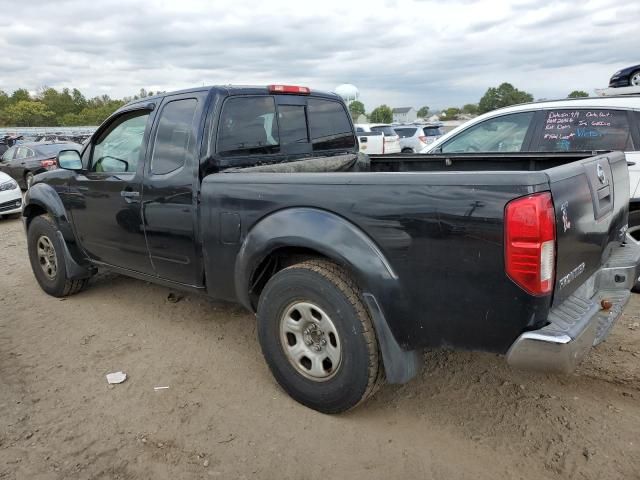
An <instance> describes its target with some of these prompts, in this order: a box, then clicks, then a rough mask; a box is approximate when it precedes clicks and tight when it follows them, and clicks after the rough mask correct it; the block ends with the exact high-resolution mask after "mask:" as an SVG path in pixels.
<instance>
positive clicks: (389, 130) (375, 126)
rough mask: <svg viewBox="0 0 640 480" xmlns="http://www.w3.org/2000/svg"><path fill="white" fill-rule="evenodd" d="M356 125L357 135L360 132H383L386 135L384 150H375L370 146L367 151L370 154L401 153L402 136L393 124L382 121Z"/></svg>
mask: <svg viewBox="0 0 640 480" xmlns="http://www.w3.org/2000/svg"><path fill="white" fill-rule="evenodd" d="M354 126H355V128H356V135H358V134H359V133H368V132H382V134H383V135H384V139H383V144H382V151H379V152H378V151H373V150H372V149H371V148H370V149H369V150H367V151H366V153H368V154H370V155H374V154H383V153H384V154H387V153H400V150H401V148H400V136H399V135H398V134H397V133H396V132H395V131H394V130H393V127H392V126H391V125H387V124H382V123H357V124H356V125H354ZM361 147H362V144H361ZM361 151H362V149H361Z"/></svg>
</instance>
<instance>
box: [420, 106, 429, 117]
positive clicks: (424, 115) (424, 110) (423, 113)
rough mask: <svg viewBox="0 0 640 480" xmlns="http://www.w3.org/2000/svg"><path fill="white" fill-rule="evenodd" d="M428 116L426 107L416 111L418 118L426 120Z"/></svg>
mask: <svg viewBox="0 0 640 480" xmlns="http://www.w3.org/2000/svg"><path fill="white" fill-rule="evenodd" d="M428 116H429V107H427V106H426V105H425V106H424V107H420V110H418V118H427V117H428Z"/></svg>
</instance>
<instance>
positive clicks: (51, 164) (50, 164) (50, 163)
mask: <svg viewBox="0 0 640 480" xmlns="http://www.w3.org/2000/svg"><path fill="white" fill-rule="evenodd" d="M40 166H42V167H44V168H47V169H51V168H56V167H57V166H58V164H57V163H56V159H55V158H48V159H47V160H40Z"/></svg>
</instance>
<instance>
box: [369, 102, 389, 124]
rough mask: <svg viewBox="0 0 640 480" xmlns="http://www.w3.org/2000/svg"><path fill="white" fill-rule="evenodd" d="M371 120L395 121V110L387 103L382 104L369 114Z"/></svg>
mask: <svg viewBox="0 0 640 480" xmlns="http://www.w3.org/2000/svg"><path fill="white" fill-rule="evenodd" d="M369 121H370V122H372V123H391V122H392V121H393V110H391V107H389V106H387V105H380V106H379V107H376V108H374V109H373V111H372V112H371V113H370V114H369Z"/></svg>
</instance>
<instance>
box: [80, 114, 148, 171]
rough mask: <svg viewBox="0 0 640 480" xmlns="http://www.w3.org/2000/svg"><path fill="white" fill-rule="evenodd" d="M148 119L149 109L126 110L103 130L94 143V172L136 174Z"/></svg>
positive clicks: (92, 165) (92, 166) (92, 159)
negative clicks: (129, 111) (126, 111)
mask: <svg viewBox="0 0 640 480" xmlns="http://www.w3.org/2000/svg"><path fill="white" fill-rule="evenodd" d="M148 118H149V112H148V111H146V110H142V111H136V112H131V113H126V114H124V115H121V116H120V117H118V118H117V119H116V120H114V121H113V122H112V123H111V124H110V125H109V126H108V127H107V128H106V129H105V130H104V131H103V132H101V133H100V135H99V136H98V138H97V139H96V141H95V143H94V146H93V155H92V158H91V171H94V172H109V173H135V172H136V170H137V167H138V161H139V159H140V151H141V148H142V142H143V139H144V131H145V128H146V126H147V120H148Z"/></svg>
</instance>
